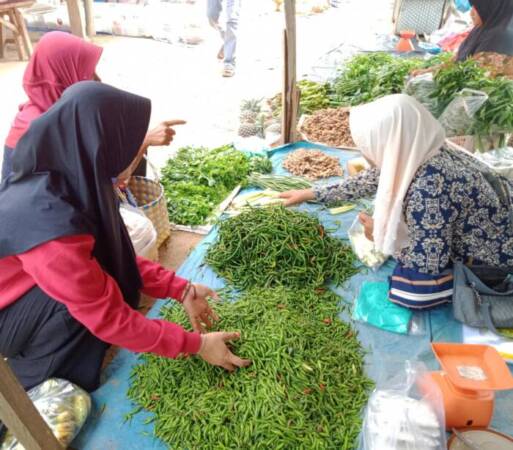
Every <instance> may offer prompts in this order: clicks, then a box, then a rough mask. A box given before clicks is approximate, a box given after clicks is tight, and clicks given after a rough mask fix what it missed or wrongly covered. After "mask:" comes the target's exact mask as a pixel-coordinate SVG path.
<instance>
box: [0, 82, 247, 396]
mask: <svg viewBox="0 0 513 450" xmlns="http://www.w3.org/2000/svg"><path fill="white" fill-rule="evenodd" d="M150 110H151V105H150V101H149V100H148V99H146V98H143V97H139V96H136V95H133V94H129V93H127V92H124V91H120V90H118V89H115V88H113V87H110V86H107V85H104V84H101V83H98V82H93V81H84V82H81V83H78V84H75V85H74V86H72V87H71V88H69V89H67V90H66V92H64V94H63V95H62V98H61V99H60V100H59V101H58V102H57V103H56V104H55V105H54V106H53V107H51V108H50V109H49V110H48V112H46V113H45V114H44V115H42V116H41V117H39V118H38V119H36V120H34V121H33V123H32V125H31V126H30V129H29V130H28V131H27V132H26V133H25V134H24V135H23V137H22V138H21V139H20V141H19V142H18V144H17V146H16V151H15V153H14V157H13V173H12V174H11V175H10V176H9V177H8V178H7V179H6V180H5V181H4V182H3V183H2V185H0V217H2V220H0V354H2V355H3V356H5V357H7V358H8V363H9V365H10V366H11V368H12V370H13V371H14V373H15V374H16V375H17V377H18V378H19V380H20V381H21V383H22V384H23V386H24V387H25V388H26V389H29V388H31V387H33V386H35V385H38V384H39V383H41V382H43V381H44V380H46V379H47V378H50V377H59V378H64V379H67V380H69V381H71V382H73V383H76V384H77V385H79V386H81V387H83V388H84V389H86V390H88V391H91V390H94V389H96V388H97V387H98V385H99V377H100V367H101V365H102V361H103V358H104V355H105V351H106V349H107V347H108V344H115V345H118V346H120V347H124V348H127V349H129V350H131V351H134V352H151V353H155V354H158V355H161V356H165V357H169V358H176V357H177V356H179V355H184V354H199V356H200V357H201V358H203V359H204V360H206V361H208V362H209V363H211V364H215V365H219V366H222V367H224V368H226V369H227V370H234V369H235V368H236V367H243V366H247V365H248V364H249V363H250V362H249V361H246V360H242V359H240V358H238V357H236V356H235V355H233V354H232V353H231V352H230V351H229V350H228V348H227V346H226V344H225V342H226V341H228V340H230V339H236V338H238V333H224V332H218V333H208V334H199V333H198V331H202V329H203V325H205V326H207V327H208V326H210V325H211V323H212V322H213V321H215V320H217V317H216V315H215V313H214V312H213V311H212V310H211V308H210V306H209V304H208V300H207V299H208V298H209V297H216V294H215V292H213V291H212V290H210V289H209V288H207V287H206V286H202V285H193V284H190V283H188V282H187V281H186V280H184V279H182V278H179V277H178V276H176V275H175V274H174V273H173V272H170V271H168V270H166V269H164V268H163V267H161V266H160V265H159V264H155V263H152V262H151V261H149V260H146V259H144V258H141V257H136V255H135V253H134V249H133V246H132V243H131V241H130V238H129V236H128V232H127V230H126V227H125V225H124V223H123V221H122V219H121V216H120V213H119V204H118V200H117V197H116V196H115V194H114V190H113V189H112V183H111V179H112V178H114V177H116V176H118V175H119V174H120V173H122V172H123V171H125V170H126V169H127V167H129V165H130V163H131V162H132V160H133V159H134V158H135V156H136V154H137V152H138V149H139V148H140V146H141V143H142V142H143V139H144V136H145V135H146V131H147V126H148V122H149V119H150ZM140 292H143V293H145V294H147V295H150V296H152V297H157V298H166V297H171V298H174V299H176V300H178V301H179V302H180V303H181V304H182V306H183V307H184V309H185V311H186V312H187V313H188V315H189V318H190V320H191V323H192V326H193V328H194V330H195V332H188V331H185V330H184V329H183V328H182V327H180V326H178V325H176V324H172V323H169V322H166V321H163V320H151V319H147V318H146V317H144V316H143V315H142V314H140V313H139V312H138V311H137V306H138V302H139V295H140Z"/></svg>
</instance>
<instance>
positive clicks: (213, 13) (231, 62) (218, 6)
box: [207, 0, 241, 77]
mask: <svg viewBox="0 0 513 450" xmlns="http://www.w3.org/2000/svg"><path fill="white" fill-rule="evenodd" d="M240 6H241V0H207V17H208V21H209V23H210V25H211V26H212V27H213V28H215V29H216V30H218V31H219V34H220V35H221V39H222V40H223V45H222V47H221V49H220V50H219V52H218V54H217V58H218V59H220V60H223V62H224V67H223V77H233V76H234V75H235V51H236V48H237V28H238V26H239V13H240ZM223 8H224V12H225V16H226V24H225V26H224V27H223V26H222V25H221V24H220V23H219V18H220V16H221V12H222V11H223Z"/></svg>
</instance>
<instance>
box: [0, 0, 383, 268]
mask: <svg viewBox="0 0 513 450" xmlns="http://www.w3.org/2000/svg"><path fill="white" fill-rule="evenodd" d="M391 3H392V2H391V0H386V1H384V0H342V1H341V2H340V7H339V8H331V9H329V10H327V11H326V12H324V13H322V14H315V15H309V16H304V15H303V16H301V15H300V16H298V19H297V32H298V51H297V53H298V78H301V77H302V75H303V74H306V73H309V71H310V68H311V67H312V66H313V65H315V63H316V61H317V60H318V59H319V57H320V56H321V55H323V54H324V53H326V52H327V51H329V50H331V49H332V48H334V47H336V46H337V45H339V44H340V43H342V42H349V41H354V40H355V39H359V38H361V37H362V36H372V35H373V33H377V32H384V33H386V32H389V31H390V29H391V21H390V19H391ZM204 4H205V2H204V0H203V1H198V2H196V4H193V5H191V6H190V7H191V8H193V10H192V11H193V12H194V14H195V15H196V16H195V17H196V18H195V20H196V22H198V23H202V24H203V25H202V27H201V29H200V30H199V33H200V34H201V35H202V36H204V37H205V41H204V42H202V43H200V44H199V45H196V46H187V45H182V44H168V43H164V42H157V41H154V40H151V39H142V38H128V37H117V36H116V37H115V36H105V35H103V36H97V37H96V38H95V39H94V42H96V43H97V44H99V45H101V46H103V47H104V53H103V56H102V58H101V60H100V63H99V66H98V74H99V75H100V77H101V78H102V80H103V81H104V82H106V83H109V84H112V85H114V86H117V87H119V88H122V89H126V90H129V91H132V92H134V93H137V94H140V95H143V96H146V97H149V98H150V99H151V100H152V105H153V111H152V117H151V125H156V124H157V123H158V122H160V121H162V120H167V119H185V120H187V125H185V126H181V127H180V128H177V135H176V138H175V141H174V142H173V143H172V145H171V146H170V147H167V148H154V149H151V150H150V153H149V155H150V160H151V161H152V162H153V163H154V164H155V165H156V166H157V167H161V166H162V165H163V164H164V163H165V161H166V160H167V159H168V158H169V157H170V156H172V154H173V153H174V152H175V151H176V149H177V148H179V147H181V146H185V145H207V146H217V145H222V144H226V143H229V142H231V141H233V139H234V138H235V137H236V130H237V128H238V115H239V106H240V102H241V100H243V99H245V98H252V97H257V98H258V97H263V96H271V95H274V94H275V93H276V92H279V91H280V89H281V86H282V64H283V63H282V60H283V50H282V35H283V26H284V16H283V13H278V12H275V11H274V7H275V4H274V2H273V1H271V0H265V1H251V0H246V1H245V0H243V1H242V4H243V5H242V13H241V18H240V32H239V40H238V53H237V54H238V58H237V73H236V76H235V77H233V78H223V77H221V69H222V64H221V63H220V62H219V61H218V60H217V58H216V54H217V51H218V49H219V47H220V44H221V42H220V38H219V36H218V35H217V33H216V32H215V31H214V30H213V29H211V28H210V27H209V26H208V24H207V20H206V18H205V17H204V9H205V8H204ZM34 38H35V39H36V36H34ZM25 66H26V62H19V61H16V53H15V52H14V48H13V46H8V55H7V59H6V60H3V61H0V92H1V97H0V98H1V101H0V118H1V120H0V140H3V139H4V137H5V136H6V134H7V132H8V130H9V126H10V123H11V121H12V118H13V116H14V114H15V112H16V110H17V106H18V105H19V104H20V103H22V102H23V101H24V99H25V95H24V93H23V90H22V86H21V80H22V76H23V71H24V69H25ZM198 240H199V239H198V237H197V236H196V235H190V234H188V233H175V234H174V235H173V236H172V238H171V241H170V243H169V244H168V245H167V247H166V248H165V249H163V251H161V258H162V261H163V262H164V264H165V265H167V266H169V267H171V268H176V267H178V266H179V265H180V264H181V262H182V261H183V260H184V259H185V257H186V255H187V254H188V252H189V250H190V248H191V247H193V246H194V245H196V243H197V242H198ZM166 249H167V250H166Z"/></svg>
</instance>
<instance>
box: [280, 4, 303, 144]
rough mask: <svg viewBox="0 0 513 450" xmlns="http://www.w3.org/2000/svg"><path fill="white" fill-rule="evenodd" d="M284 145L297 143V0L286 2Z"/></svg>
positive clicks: (283, 99) (283, 94)
mask: <svg viewBox="0 0 513 450" xmlns="http://www.w3.org/2000/svg"><path fill="white" fill-rule="evenodd" d="M283 58H284V70H283V92H282V107H283V112H282V114H283V115H282V131H281V136H282V137H281V141H282V144H289V143H293V142H296V141H297V131H296V126H297V115H298V108H299V90H298V88H297V85H296V0H285V31H284V39H283Z"/></svg>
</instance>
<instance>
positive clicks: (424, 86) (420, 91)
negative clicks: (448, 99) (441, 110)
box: [404, 72, 438, 117]
mask: <svg viewBox="0 0 513 450" xmlns="http://www.w3.org/2000/svg"><path fill="white" fill-rule="evenodd" d="M435 89H436V83H435V80H434V79H433V74H432V73H431V72H429V73H424V74H422V75H418V76H416V77H413V78H410V79H409V80H408V82H407V83H406V88H405V90H404V93H405V94H408V95H410V96H411V97H413V98H415V99H416V100H417V101H418V102H419V103H422V104H423V105H424V106H425V107H426V108H427V109H428V110H429V112H431V114H433V115H434V116H435V117H436V115H437V113H438V100H437V99H436V98H434V97H432V95H431V94H433V92H434V91H435Z"/></svg>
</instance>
